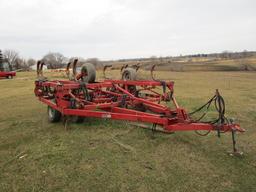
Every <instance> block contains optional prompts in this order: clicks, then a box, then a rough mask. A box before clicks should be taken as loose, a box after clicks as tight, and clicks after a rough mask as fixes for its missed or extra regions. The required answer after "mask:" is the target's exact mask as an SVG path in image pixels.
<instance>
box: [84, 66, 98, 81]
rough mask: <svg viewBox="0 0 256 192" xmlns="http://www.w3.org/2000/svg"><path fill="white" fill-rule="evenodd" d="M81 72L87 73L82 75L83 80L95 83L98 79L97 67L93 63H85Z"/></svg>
mask: <svg viewBox="0 0 256 192" xmlns="http://www.w3.org/2000/svg"><path fill="white" fill-rule="evenodd" d="M81 73H86V74H87V75H86V76H85V77H82V81H83V82H85V83H94V82H95V79H96V69H95V67H94V65H93V64H91V63H85V64H83V65H82V68H81Z"/></svg>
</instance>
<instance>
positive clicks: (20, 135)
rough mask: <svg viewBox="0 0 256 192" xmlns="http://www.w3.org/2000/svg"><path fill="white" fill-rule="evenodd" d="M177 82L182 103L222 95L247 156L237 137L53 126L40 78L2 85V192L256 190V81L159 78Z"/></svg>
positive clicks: (181, 75) (118, 126) (246, 76)
mask: <svg viewBox="0 0 256 192" xmlns="http://www.w3.org/2000/svg"><path fill="white" fill-rule="evenodd" d="M158 74H159V77H161V78H163V79H171V80H174V81H175V95H176V99H177V101H178V102H179V104H180V105H181V106H183V107H185V108H187V109H188V110H192V109H195V108H196V107H197V106H200V105H202V104H204V103H205V102H206V101H207V100H208V99H209V98H210V97H211V96H212V95H213V94H214V91H215V89H216V88H218V89H219V90H220V91H221V93H222V95H223V96H224V98H225V99H226V107H227V113H228V114H227V115H228V116H230V117H236V119H237V121H238V122H239V123H240V124H241V126H242V127H244V128H245V129H246V132H245V133H243V134H239V135H238V138H237V142H238V147H239V149H240V150H241V151H243V152H244V156H243V157H230V156H228V155H227V153H226V152H227V151H230V150H231V147H232V144H231V135H230V134H223V135H222V137H221V138H220V139H219V138H217V136H216V133H211V134H209V135H208V136H207V137H200V136H197V135H196V134H195V133H194V132H182V133H181V132H176V133H175V134H171V135H167V134H163V133H156V134H154V137H153V136H152V132H151V131H149V130H145V129H139V128H137V127H134V126H131V125H129V124H128V123H127V122H121V121H111V120H102V119H88V120H87V121H86V122H85V123H83V124H70V129H69V130H68V131H67V130H65V129H64V127H63V124H62V123H57V124H50V123H48V121H47V115H46V106H45V105H43V104H42V103H40V102H39V101H38V100H37V99H36V98H35V96H34V95H33V88H34V84H33V81H34V79H35V75H34V73H32V72H20V73H18V74H17V77H16V78H15V79H13V80H5V79H4V80H0V93H1V94H0V191H1V192H2V191H3V192H4V191H100V192H102V191H147V192H148V191H154V192H155V191H173V192H175V191H190V192H193V191H195V192H197V191H246V192H247V191H256V185H255V183H256V182H255V181H256V127H255V122H256V91H255V90H256V74H255V73H253V72H163V71H162V72H159V73H158Z"/></svg>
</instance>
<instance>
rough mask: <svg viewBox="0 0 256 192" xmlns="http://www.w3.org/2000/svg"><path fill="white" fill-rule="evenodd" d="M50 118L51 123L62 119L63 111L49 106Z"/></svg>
mask: <svg viewBox="0 0 256 192" xmlns="http://www.w3.org/2000/svg"><path fill="white" fill-rule="evenodd" d="M47 114H48V120H49V122H51V123H56V122H59V121H60V119H61V113H60V112H59V111H57V110H55V109H53V108H52V107H50V106H48V108H47Z"/></svg>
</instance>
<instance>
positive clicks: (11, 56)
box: [3, 49, 19, 69]
mask: <svg viewBox="0 0 256 192" xmlns="http://www.w3.org/2000/svg"><path fill="white" fill-rule="evenodd" d="M3 56H4V58H6V59H7V60H8V62H9V64H10V65H11V67H15V68H16V69H19V66H18V65H17V64H18V63H17V62H16V60H17V59H18V58H19V53H18V52H17V51H15V50H11V49H7V50H4V52H3Z"/></svg>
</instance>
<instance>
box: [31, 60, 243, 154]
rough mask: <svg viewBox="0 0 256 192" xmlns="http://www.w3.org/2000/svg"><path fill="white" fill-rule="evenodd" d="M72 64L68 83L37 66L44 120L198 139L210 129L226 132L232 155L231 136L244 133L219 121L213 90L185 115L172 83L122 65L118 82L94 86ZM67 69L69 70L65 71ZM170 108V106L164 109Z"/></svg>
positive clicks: (89, 72)
mask: <svg viewBox="0 0 256 192" xmlns="http://www.w3.org/2000/svg"><path fill="white" fill-rule="evenodd" d="M77 63H78V60H74V61H73V62H70V63H69V64H68V66H67V69H66V73H67V76H68V77H69V80H52V81H49V80H47V78H46V77H44V76H43V74H42V67H43V65H44V63H41V62H40V61H39V62H38V66H37V74H38V79H37V80H36V81H35V95H36V96H37V97H38V98H39V100H40V101H42V102H43V103H45V104H47V105H48V117H49V121H50V122H57V121H60V119H61V117H63V119H65V120H66V121H67V120H68V119H73V120H72V121H82V120H83V118H84V117H97V118H104V119H106V118H109V119H116V120H128V121H134V122H143V123H150V124H152V130H153V131H154V130H162V131H164V132H167V133H168V132H169V133H173V132H176V131H195V132H196V133H198V134H200V135H207V134H208V133H209V132H210V131H216V132H217V135H218V136H220V134H221V133H224V132H231V133H232V140H233V150H234V153H236V154H237V153H238V152H237V149H236V146H235V144H236V143H235V133H236V132H244V129H242V128H241V127H240V126H239V125H238V124H236V123H234V121H232V120H229V119H227V118H226V117H225V103H224V99H223V98H222V96H221V95H220V94H219V92H218V90H216V94H215V95H214V96H213V97H212V98H211V99H210V100H209V101H208V102H207V103H206V104H205V105H203V106H202V107H200V108H198V109H197V110H195V111H194V112H191V113H188V112H187V111H186V110H185V109H184V108H182V107H180V106H179V105H178V103H177V101H176V99H175V97H174V82H172V81H160V80H156V79H154V78H153V80H136V72H137V70H138V67H134V68H132V67H127V66H125V67H123V68H122V69H121V74H122V80H110V79H108V78H106V79H105V80H104V81H101V82H96V81H95V78H96V71H95V68H94V66H93V65H91V64H84V65H83V66H82V68H81V71H80V72H79V73H78V72H77V69H76V65H77ZM71 66H72V68H73V71H72V72H70V67H71ZM106 68H107V67H105V68H104V75H105V70H106ZM154 68H155V66H153V67H152V70H151V74H152V76H153V70H154ZM159 90H161V93H160V92H159ZM163 103H164V104H165V105H163ZM169 103H170V104H169ZM211 104H213V106H215V109H216V111H217V118H216V119H215V120H211V121H207V122H205V121H203V119H204V117H205V116H206V111H207V109H209V107H210V106H211ZM171 105H172V106H173V107H172V108H171V107H169V106H171ZM201 110H204V111H205V112H204V113H203V114H201V116H200V117H199V118H198V119H197V120H194V119H193V118H192V116H193V115H194V114H195V113H197V112H199V111H201ZM159 127H161V129H159ZM202 131H203V134H202Z"/></svg>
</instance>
